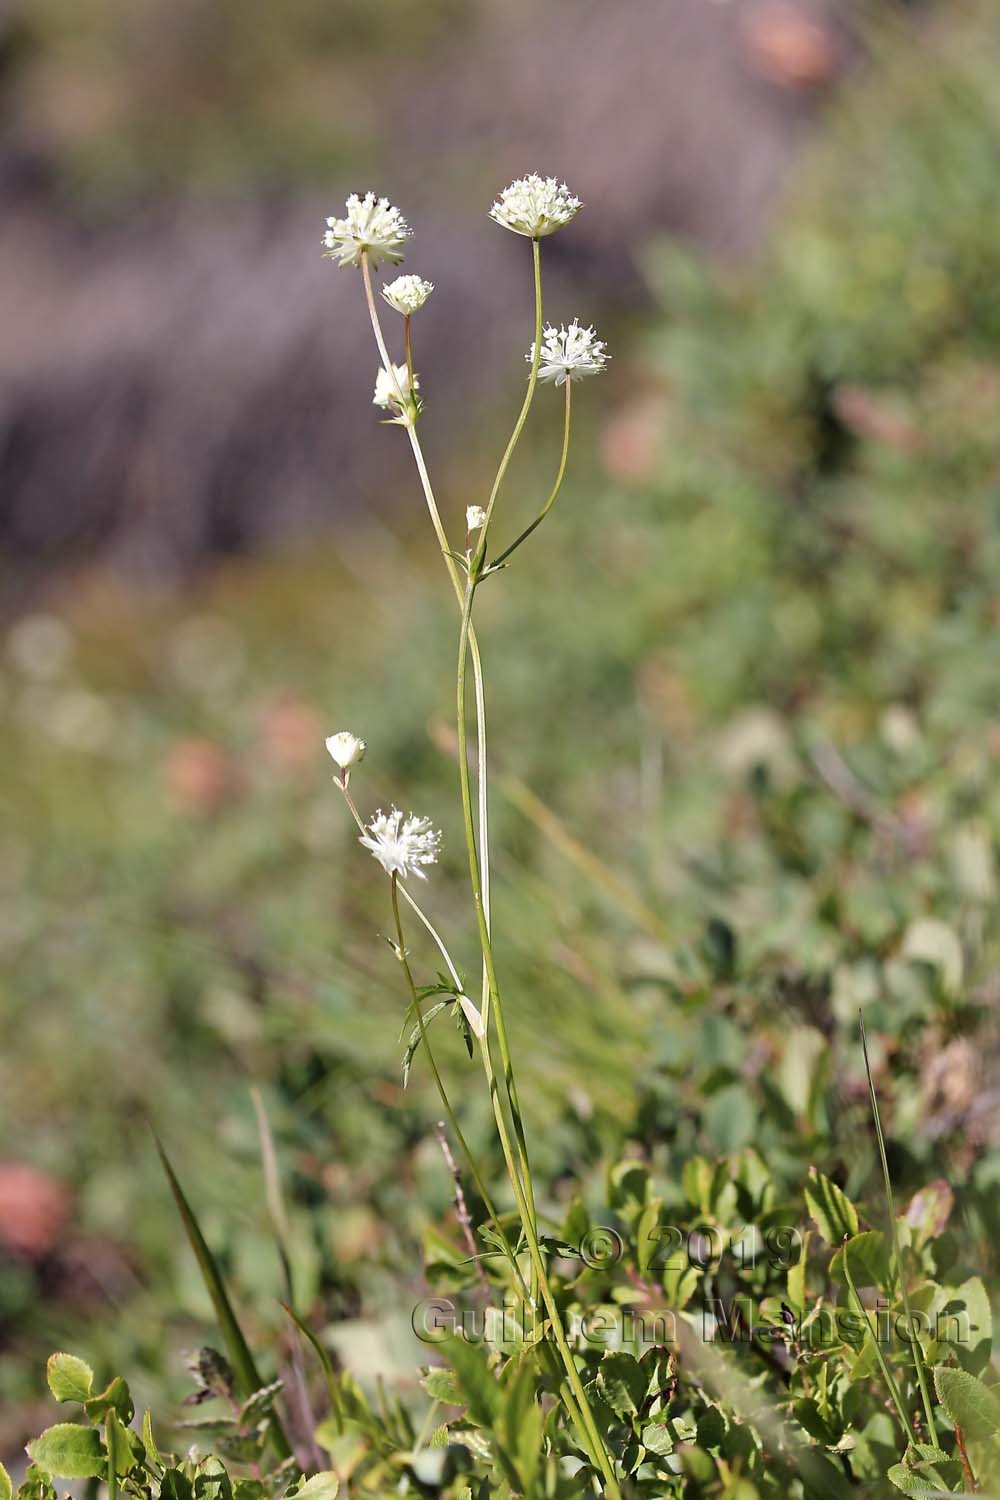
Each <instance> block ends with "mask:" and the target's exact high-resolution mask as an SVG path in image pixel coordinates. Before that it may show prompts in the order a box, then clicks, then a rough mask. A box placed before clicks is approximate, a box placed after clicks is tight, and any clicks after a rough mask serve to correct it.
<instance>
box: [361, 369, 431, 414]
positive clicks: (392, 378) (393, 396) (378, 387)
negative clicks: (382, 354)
mask: <svg viewBox="0 0 1000 1500" xmlns="http://www.w3.org/2000/svg"><path fill="white" fill-rule="evenodd" d="M392 369H393V373H392V375H390V374H389V371H388V370H387V369H386V368H385V366H384V365H382V366H381V367H380V368H379V372H378V374H377V375H376V376H375V394H374V396H373V397H372V405H373V406H380V407H381V408H382V410H383V411H402V410H403V408H404V407H405V406H406V403H407V402H408V401H409V399H410V372H409V370H408V369H407V367H406V365H393V367H392ZM413 389H414V390H415V391H419V389H420V376H419V375H417V374H416V373H414V376H413Z"/></svg>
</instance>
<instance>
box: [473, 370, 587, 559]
mask: <svg viewBox="0 0 1000 1500" xmlns="http://www.w3.org/2000/svg"><path fill="white" fill-rule="evenodd" d="M572 389H573V382H572V380H567V381H566V409H565V415H564V417H563V445H562V453H561V455H560V458H559V468H558V469H557V471H556V480H555V484H554V485H553V486H552V489H551V492H550V494H549V498H548V499H547V500H546V502H545V504H544V505H543V506H542V508H541V510H540V511H539V512H538V515H537V516H536V517H535V519H534V520H533V521H532V523H531V525H530V526H526V527H525V528H524V530H523V531H522V532H521V535H520V536H519V537H518V538H517V540H516V541H513V542H511V544H510V546H509V547H508V548H507V549H506V551H504V552H501V553H500V556H499V557H497V558H494V560H493V562H492V563H491V564H490V566H491V567H492V568H498V567H499V566H500V564H501V563H504V562H506V561H507V559H508V557H510V555H511V553H512V552H516V551H517V549H518V547H520V545H521V543H522V542H526V541H527V540H528V538H529V536H530V535H531V533H532V532H533V531H534V530H535V528H536V526H541V524H542V522H543V521H544V520H545V517H546V516H547V515H548V513H549V511H550V510H551V509H552V507H553V505H554V504H555V501H556V496H557V495H558V494H559V491H560V490H561V489H562V482H563V479H564V478H565V476H566V460H567V459H568V458H569V434H570V424H571V421H572V415H573V398H572V396H571V394H570V393H571V391H572Z"/></svg>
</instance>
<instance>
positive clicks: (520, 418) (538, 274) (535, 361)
mask: <svg viewBox="0 0 1000 1500" xmlns="http://www.w3.org/2000/svg"><path fill="white" fill-rule="evenodd" d="M531 262H532V268H533V270H534V276H535V342H534V345H533V348H532V352H531V370H530V372H529V374H528V389H527V390H526V391H525V393H524V400H523V402H522V403H521V410H520V411H519V412H518V415H517V421H516V422H515V423H514V430H513V432H512V433H511V435H510V439H509V441H508V443H507V446H506V448H505V449H504V454H503V458H502V459H501V460H500V467H499V468H498V469H497V472H496V477H495V479H494V480H493V488H492V489H491V490H490V498H489V500H488V501H487V503H486V520H485V521H484V522H483V529H482V533H481V534H480V538H479V546H478V548H477V550H476V556H475V559H474V560H473V565H472V571H473V574H475V573H476V572H477V570H478V568H477V565H478V567H481V566H482V561H483V558H484V557H485V556H486V538H487V534H488V532H489V529H490V522H491V521H492V519H493V507H494V506H495V505H496V503H497V496H498V495H499V493H500V486H501V485H502V484H503V482H504V478H505V476H506V474H507V469H508V468H509V466H510V461H511V459H512V458H513V456H514V449H515V448H516V447H517V445H518V443H519V442H520V440H521V433H522V432H523V430H524V424H525V422H526V421H527V420H528V412H529V411H530V410H531V403H532V401H533V400H534V399H535V386H536V385H537V384H538V365H539V361H540V360H541V357H542V255H541V244H540V242H539V241H538V240H532V242H531Z"/></svg>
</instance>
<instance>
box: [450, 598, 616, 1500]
mask: <svg viewBox="0 0 1000 1500" xmlns="http://www.w3.org/2000/svg"><path fill="white" fill-rule="evenodd" d="M474 596H475V584H474V583H473V582H472V580H471V579H470V581H469V585H468V588H467V590H466V597H465V604H464V608H463V610H462V628H461V636H460V640H459V654H458V683H457V697H458V741H459V744H458V764H459V778H460V781H461V789H462V812H463V817H464V823H465V841H466V848H467V851H468V856H469V878H470V880H471V883H472V894H473V901H474V903H475V908H476V919H477V922H478V925H479V940H480V944H481V946H482V950H483V963H484V966H485V969H486V978H487V984H488V995H487V997H486V1000H485V1001H484V1004H483V1009H482V1017H483V1034H482V1036H481V1037H480V1044H479V1050H480V1055H481V1057H482V1061H483V1069H484V1071H485V1074H486V1083H487V1087H488V1089H489V1093H490V1101H491V1103H492V1105H493V1115H494V1118H495V1120H496V1126H497V1133H498V1135H499V1137H500V1146H501V1149H502V1151H503V1155H504V1161H505V1163H506V1166H507V1174H508V1176H509V1178H510V1183H511V1187H512V1188H513V1190H514V1197H515V1200H516V1202H517V1210H518V1213H519V1215H520V1218H521V1227H522V1229H523V1230H524V1235H525V1239H526V1240H527V1242H528V1254H529V1257H530V1259H531V1266H532V1271H533V1273H534V1278H535V1280H536V1282H537V1285H538V1289H539V1291H540V1293H541V1297H542V1301H543V1302H544V1304H545V1310H546V1312H547V1314H548V1317H549V1322H550V1324H551V1326H552V1331H553V1334H554V1336H555V1340H556V1345H557V1346H558V1349H559V1354H560V1357H561V1358H562V1361H563V1365H564V1367H565V1370H566V1375H567V1377H568V1379H569V1383H570V1387H571V1389H572V1392H573V1396H574V1398H575V1400H576V1403H577V1406H578V1408H579V1410H578V1413H577V1415H578V1418H579V1428H578V1430H579V1431H580V1433H581V1438H584V1439H585V1443H584V1446H585V1447H587V1449H588V1451H592V1452H593V1453H594V1455H595V1456H596V1458H597V1459H598V1464H599V1467H600V1471H601V1473H602V1475H603V1476H604V1481H605V1484H606V1486H607V1493H608V1494H609V1495H611V1496H612V1497H619V1496H620V1494H621V1491H620V1489H619V1487H618V1481H617V1480H616V1478H615V1475H614V1470H613V1468H612V1465H611V1459H610V1456H609V1454H608V1451H607V1448H606V1446H605V1443H604V1440H603V1438H602V1437H601V1434H600V1433H599V1431H598V1429H597V1424H596V1422H595V1421H594V1416H593V1413H592V1411H591V1409H590V1403H589V1401H588V1399H587V1393H586V1391H585V1390H584V1388H583V1382H582V1381H581V1379H580V1372H579V1371H578V1369H577V1367H576V1362H575V1360H574V1359H573V1354H572V1351H571V1350H570V1347H569V1344H568V1342H567V1340H566V1333H565V1330H564V1329H563V1325H562V1319H561V1317H560V1314H559V1308H558V1306H557V1304H556V1300H555V1297H554V1296H553V1294H552V1289H551V1287H550V1286H549V1280H548V1273H547V1271H546V1267H545V1262H544V1260H543V1259H542V1252H541V1246H540V1245H539V1242H538V1231H537V1227H536V1210H535V1198H534V1185H533V1182H532V1177H531V1164H530V1161H529V1158H528V1148H527V1142H526V1140H525V1135H524V1124H523V1119H522V1116H521V1110H520V1105H519V1102H518V1097H517V1087H516V1084H515V1082H514V1070H513V1062H512V1059H511V1054H510V1047H509V1044H508V1038H507V1029H506V1025H505V1022H504V1015H503V1006H502V1004H501V1000H500V990H499V986H498V984H497V977H496V968H495V966H494V963H493V948H492V944H491V941H490V934H489V930H488V928H487V925H486V919H485V914H484V911H483V899H482V885H481V881H480V876H479V858H478V854H477V851H476V834H475V825H474V822H473V816H472V792H471V785H470V778H469V759H468V736H467V731H466V722H465V686H466V659H467V656H468V640H469V625H470V620H471V614H472V601H473V598H474ZM491 1006H492V1010H493V1012H494V1013H495V1015H496V1031H497V1041H498V1043H499V1046H500V1057H501V1062H502V1065H503V1070H504V1083H505V1087H506V1092H507V1098H508V1100H509V1103H510V1110H511V1116H512V1119H513V1121H514V1131H515V1135H516V1138H517V1159H515V1153H514V1147H513V1145H512V1143H511V1139H510V1132H509V1129H508V1125H507V1116H506V1113H505V1110H504V1107H503V1101H502V1100H501V1098H500V1093H499V1090H498V1088H497V1079H496V1073H495V1070H494V1067H493V1058H492V1054H491V1052H490V1039H489V1019H490V1008H491ZM522 1173H523V1179H522Z"/></svg>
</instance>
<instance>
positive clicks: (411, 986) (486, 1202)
mask: <svg viewBox="0 0 1000 1500" xmlns="http://www.w3.org/2000/svg"><path fill="white" fill-rule="evenodd" d="M352 811H354V812H355V816H356V810H355V809H354V808H353V804H352ZM390 890H391V898H392V917H393V925H394V926H395V929H396V945H397V946H396V953H397V957H398V959H399V962H400V965H401V966H402V970H403V974H404V976H405V978H406V985H407V989H408V990H409V993H410V1003H411V1006H412V1008H413V1010H415V1011H416V1015H417V1026H418V1028H419V1030H420V1040H421V1043H422V1045H423V1049H424V1052H425V1054H426V1056H427V1061H428V1064H429V1066H430V1070H431V1074H432V1076H433V1079H434V1082H435V1085H436V1086H437V1091H438V1095H439V1097H440V1099H441V1104H442V1106H443V1108H444V1111H445V1114H446V1115H447V1118H448V1123H449V1125H450V1126H451V1129H452V1131H453V1133H454V1136H455V1139H456V1141H457V1142H458V1144H459V1148H460V1150H461V1152H462V1155H463V1156H464V1157H465V1160H466V1162H467V1164H468V1167H469V1172H470V1174H471V1176H472V1180H473V1182H474V1183H475V1185H476V1190H477V1192H478V1193H479V1196H480V1198H481V1199H482V1201H483V1206H484V1207H485V1209H486V1212H487V1213H488V1214H489V1216H490V1218H491V1220H492V1221H493V1223H494V1225H495V1226H496V1229H497V1233H498V1234H499V1236H500V1240H501V1243H502V1245H503V1248H504V1252H505V1254H506V1256H507V1259H508V1261H509V1263H510V1266H511V1269H512V1271H513V1273H514V1277H515V1280H516V1283H517V1287H518V1292H519V1294H520V1297H521V1300H522V1302H523V1303H524V1305H525V1306H526V1307H530V1306H532V1305H533V1304H532V1301H531V1297H530V1293H529V1291H528V1286H527V1283H526V1282H525V1280H524V1274H523V1272H522V1270H521V1267H520V1264H519V1262H518V1259H517V1255H516V1253H515V1251H514V1249H513V1247H512V1246H511V1244H510V1241H509V1240H508V1238H507V1234H506V1231H505V1230H504V1227H503V1223H502V1221H501V1219H500V1215H499V1214H498V1212H497V1210H496V1207H495V1206H494V1203H493V1200H492V1198H491V1196H490V1193H489V1190H488V1188H487V1187H486V1184H485V1183H484V1181H483V1179H482V1176H481V1174H480V1172H479V1168H478V1166H477V1165H476V1159H475V1157H474V1156H473V1154H472V1150H471V1147H470V1146H469V1143H468V1141H467V1140H466V1138H465V1135H464V1133H463V1131H462V1127H461V1126H460V1125H459V1123H458V1119H457V1118H456V1115H455V1111H454V1109H453V1108H452V1104H451V1100H450V1099H449V1098H448V1092H447V1090H446V1089H445V1086H444V1081H443V1079H442V1077H441V1073H440V1071H439V1069H438V1066H437V1061H436V1059H435V1057H434V1053H433V1052H432V1050H431V1043H430V1037H429V1035H428V1032H427V1028H426V1025H425V1023H424V1017H423V1011H422V1010H421V1006H420V997H419V995H418V993H417V987H416V984H415V982H414V979H413V971H412V970H411V968H410V962H409V958H408V956H407V952H406V941H405V938H404V935H403V922H402V916H401V914H400V910H399V892H400V890H403V893H404V895H405V894H406V893H405V889H404V888H403V887H402V886H401V885H400V883H399V877H398V875H397V874H396V873H395V871H394V872H393V874H392V875H391V877H390ZM411 905H414V903H413V902H412V900H411ZM484 1043H485V1038H484ZM487 1071H488V1074H489V1073H490V1072H491V1068H490V1069H488V1070H487ZM491 1094H492V1095H493V1096H494V1097H495V1094H496V1089H495V1082H494V1084H493V1086H492V1087H491ZM505 1141H506V1145H504V1143H505ZM501 1145H502V1146H504V1154H505V1157H506V1159H507V1161H508V1167H509V1166H510V1161H511V1159H510V1154H509V1140H507V1138H506V1137H505V1136H504V1135H501ZM544 1347H545V1349H546V1351H548V1345H547V1344H546V1345H545V1346H544ZM557 1368H558V1366H557ZM567 1373H568V1372H567ZM560 1393H561V1396H562V1400H563V1403H564V1405H565V1407H566V1411H567V1413H568V1415H569V1418H570V1421H571V1422H572V1423H573V1425H574V1426H575V1427H576V1429H577V1431H578V1433H579V1435H580V1438H581V1441H582V1442H583V1446H584V1449H585V1451H586V1452H587V1455H588V1457H589V1458H590V1460H591V1462H592V1463H593V1464H594V1465H595V1466H596V1467H597V1468H602V1462H601V1447H600V1443H599V1440H598V1439H597V1437H596V1431H594V1430H592V1428H591V1426H588V1424H587V1422H586V1421H585V1420H584V1419H583V1417H582V1415H581V1412H580V1407H579V1405H578V1402H577V1397H576V1394H575V1392H574V1391H573V1390H572V1388H570V1387H567V1386H563V1387H561V1392H560ZM588 1415H589V1412H588Z"/></svg>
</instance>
